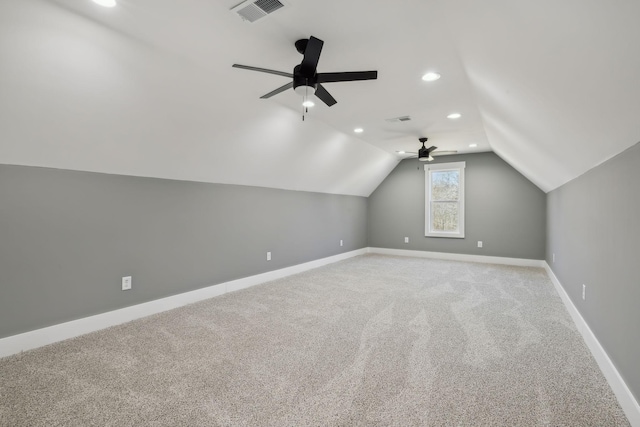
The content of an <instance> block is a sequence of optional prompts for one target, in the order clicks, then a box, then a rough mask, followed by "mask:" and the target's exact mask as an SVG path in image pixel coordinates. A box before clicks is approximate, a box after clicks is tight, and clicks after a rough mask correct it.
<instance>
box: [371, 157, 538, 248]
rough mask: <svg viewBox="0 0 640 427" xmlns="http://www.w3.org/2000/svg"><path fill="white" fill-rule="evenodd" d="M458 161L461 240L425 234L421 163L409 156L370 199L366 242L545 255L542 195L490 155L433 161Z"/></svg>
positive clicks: (527, 181) (400, 246)
mask: <svg viewBox="0 0 640 427" xmlns="http://www.w3.org/2000/svg"><path fill="white" fill-rule="evenodd" d="M459 161H465V162H466V168H465V181H466V184H465V191H466V197H465V217H466V224H465V238H464V239H448V238H435V237H425V235H424V215H425V212H424V201H425V184H424V181H425V179H424V177H425V172H424V167H423V166H424V164H423V163H421V162H419V161H417V160H416V159H408V160H404V161H402V162H401V163H400V164H399V165H398V166H397V167H396V168H395V169H394V170H393V172H391V174H389V176H388V177H387V178H386V179H385V180H384V181H383V182H382V184H380V186H379V187H378V188H377V189H376V190H375V191H374V192H373V193H372V194H371V196H370V197H369V210H368V215H369V225H368V238H369V246H371V247H382V248H393V249H411V250H420V251H433V252H449V253H457V254H473V255H489V256H499V257H509V258H524V259H539V260H541V259H544V254H545V215H546V211H545V209H546V200H545V194H544V193H543V192H542V191H541V190H540V189H539V188H538V187H536V186H535V185H534V184H532V183H531V182H530V181H529V180H528V179H526V178H525V177H524V176H522V175H521V174H520V173H519V172H517V171H516V170H515V169H513V168H512V167H511V166H509V165H508V164H507V163H506V162H505V161H503V160H502V159H500V158H499V157H498V156H497V155H495V154H494V153H478V154H467V155H456V156H444V157H437V158H436V159H435V160H434V162H436V163H447V162H459ZM405 237H409V243H404V238H405ZM479 240H480V241H482V242H483V247H482V248H478V247H477V243H478V241H479Z"/></svg>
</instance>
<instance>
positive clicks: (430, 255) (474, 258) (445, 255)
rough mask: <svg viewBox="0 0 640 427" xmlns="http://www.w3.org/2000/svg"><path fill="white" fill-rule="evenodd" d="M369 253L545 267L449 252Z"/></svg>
mask: <svg viewBox="0 0 640 427" xmlns="http://www.w3.org/2000/svg"><path fill="white" fill-rule="evenodd" d="M369 253H373V254H382V255H398V256H409V257H418V258H434V259H446V260H450V261H467V262H481V263H485V264H503V265H517V266H521V267H543V266H544V261H543V260H538V259H523V258H505V257H497V256H487V255H468V254H453V253H447V252H428V251H414V250H409V249H389V248H369Z"/></svg>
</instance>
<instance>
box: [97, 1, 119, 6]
mask: <svg viewBox="0 0 640 427" xmlns="http://www.w3.org/2000/svg"><path fill="white" fill-rule="evenodd" d="M93 2H94V3H95V4H98V5H100V6H102V7H115V5H116V0H93Z"/></svg>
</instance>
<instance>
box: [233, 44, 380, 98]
mask: <svg viewBox="0 0 640 427" xmlns="http://www.w3.org/2000/svg"><path fill="white" fill-rule="evenodd" d="M323 45H324V42H323V41H322V40H320V39H318V38H316V37H313V36H311V37H309V38H308V39H301V40H298V41H296V43H295V46H296V49H297V50H298V52H300V53H301V54H302V55H303V56H304V57H303V58H302V62H301V63H300V64H298V65H296V66H295V68H294V69H293V73H286V72H283V71H277V70H269V69H267V68H258V67H250V66H248V65H240V64H233V67H235V68H242V69H245V70H251V71H259V72H261V73H270V74H276V75H278V76H283V77H288V78H290V79H291V81H290V82H289V83H287V84H286V85H284V86H280V87H279V88H277V89H275V90H273V91H271V92H269V93H267V94H266V95H263V96H261V97H260V98H261V99H266V98H271V97H272V96H274V95H277V94H279V93H281V92H284V91H285V90H287V89H291V88H293V90H294V91H295V92H296V93H297V94H299V95H301V96H303V97H305V98H306V97H307V96H309V95H313V94H315V95H316V96H317V97H318V98H319V99H320V100H321V101H322V102H324V103H325V104H327V105H328V106H329V107H331V106H332V105H334V104H335V103H336V102H337V101H336V100H335V98H334V97H333V96H331V94H330V93H329V92H327V90H326V89H325V88H324V86H322V83H335V82H350V81H356V80H375V79H377V78H378V72H377V71H344V72H339V73H318V72H317V68H318V60H319V59H320V53H321V52H322V46H323Z"/></svg>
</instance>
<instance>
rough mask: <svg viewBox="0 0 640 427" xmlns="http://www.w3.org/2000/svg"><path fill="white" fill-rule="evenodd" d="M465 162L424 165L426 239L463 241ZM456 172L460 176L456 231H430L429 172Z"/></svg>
mask: <svg viewBox="0 0 640 427" xmlns="http://www.w3.org/2000/svg"><path fill="white" fill-rule="evenodd" d="M465 167H466V162H452V163H435V164H429V165H424V172H425V173H424V184H425V203H424V218H425V220H424V230H425V231H424V235H425V236H426V237H448V238H452V239H464V169H465ZM447 170H456V171H458V172H459V174H460V191H459V198H458V230H457V231H433V230H431V172H432V171H447Z"/></svg>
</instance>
